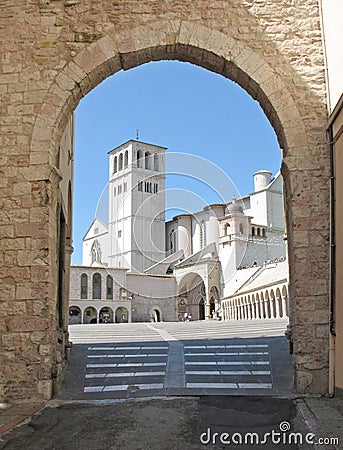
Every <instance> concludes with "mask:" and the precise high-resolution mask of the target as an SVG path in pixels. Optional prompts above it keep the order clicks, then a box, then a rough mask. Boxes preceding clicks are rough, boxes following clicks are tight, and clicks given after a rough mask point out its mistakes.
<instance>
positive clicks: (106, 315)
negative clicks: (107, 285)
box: [99, 306, 113, 323]
mask: <svg viewBox="0 0 343 450" xmlns="http://www.w3.org/2000/svg"><path fill="white" fill-rule="evenodd" d="M99 323H113V310H112V309H111V308H110V307H108V306H105V307H103V308H101V309H100V312H99Z"/></svg>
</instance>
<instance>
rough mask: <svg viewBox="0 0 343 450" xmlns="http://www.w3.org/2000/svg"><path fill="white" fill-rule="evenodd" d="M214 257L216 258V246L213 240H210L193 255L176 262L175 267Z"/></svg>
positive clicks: (213, 258)
mask: <svg viewBox="0 0 343 450" xmlns="http://www.w3.org/2000/svg"><path fill="white" fill-rule="evenodd" d="M216 259H218V252H217V246H216V244H215V243H214V242H211V244H208V245H206V247H204V248H203V249H202V250H200V251H199V252H197V253H194V254H193V255H191V256H189V257H188V258H186V259H184V260H183V261H181V262H179V263H178V264H176V265H175V268H177V269H179V268H181V267H186V266H189V265H193V264H199V263H202V262H205V261H208V260H216Z"/></svg>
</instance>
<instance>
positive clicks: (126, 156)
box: [124, 150, 129, 168]
mask: <svg viewBox="0 0 343 450" xmlns="http://www.w3.org/2000/svg"><path fill="white" fill-rule="evenodd" d="M128 164H129V152H128V151H127V150H126V152H125V155H124V168H125V167H127V166H128Z"/></svg>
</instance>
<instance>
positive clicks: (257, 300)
mask: <svg viewBox="0 0 343 450" xmlns="http://www.w3.org/2000/svg"><path fill="white" fill-rule="evenodd" d="M221 304H222V317H223V320H253V319H278V318H284V317H288V308H289V307H288V284H287V283H286V282H285V283H279V284H276V285H273V286H268V287H265V288H260V289H256V290H252V291H249V292H244V293H240V294H236V295H233V296H231V297H226V298H223V299H222V302H221Z"/></svg>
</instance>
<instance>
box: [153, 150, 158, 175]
mask: <svg viewBox="0 0 343 450" xmlns="http://www.w3.org/2000/svg"><path fill="white" fill-rule="evenodd" d="M154 170H155V171H158V170H159V163H158V153H155V154H154Z"/></svg>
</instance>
